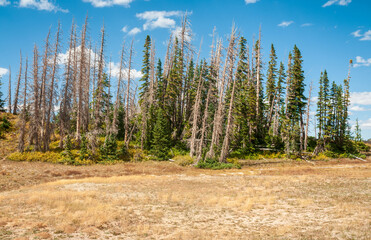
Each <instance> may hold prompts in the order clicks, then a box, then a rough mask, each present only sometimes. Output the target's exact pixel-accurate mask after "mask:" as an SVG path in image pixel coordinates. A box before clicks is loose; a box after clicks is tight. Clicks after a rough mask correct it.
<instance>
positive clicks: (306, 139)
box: [304, 82, 313, 152]
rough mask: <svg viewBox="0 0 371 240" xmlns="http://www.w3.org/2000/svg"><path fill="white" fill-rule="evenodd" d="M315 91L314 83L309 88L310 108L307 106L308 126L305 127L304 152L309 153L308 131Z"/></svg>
mask: <svg viewBox="0 0 371 240" xmlns="http://www.w3.org/2000/svg"><path fill="white" fill-rule="evenodd" d="M312 89H313V82H311V83H310V87H309V95H308V103H307V104H308V106H307V119H306V126H305V138H304V151H305V152H306V151H307V145H308V130H309V119H310V101H311V95H312Z"/></svg>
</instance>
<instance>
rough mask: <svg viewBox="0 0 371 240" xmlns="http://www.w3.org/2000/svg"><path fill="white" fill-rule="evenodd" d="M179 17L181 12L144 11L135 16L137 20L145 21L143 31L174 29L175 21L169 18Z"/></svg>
mask: <svg viewBox="0 0 371 240" xmlns="http://www.w3.org/2000/svg"><path fill="white" fill-rule="evenodd" d="M181 15H182V12H181V11H169V12H167V11H146V12H143V13H137V14H136V16H137V18H139V19H142V20H145V23H144V24H143V30H153V29H155V28H174V26H175V20H174V19H172V18H170V17H176V16H181Z"/></svg>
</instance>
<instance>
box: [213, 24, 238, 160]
mask: <svg viewBox="0 0 371 240" xmlns="http://www.w3.org/2000/svg"><path fill="white" fill-rule="evenodd" d="M236 39H237V36H236V29H235V27H234V26H233V27H232V32H231V35H230V38H229V44H228V49H227V55H226V58H225V62H224V69H223V73H222V77H221V82H220V85H219V86H218V87H219V98H218V106H217V111H216V113H215V116H214V126H213V132H212V138H211V145H210V149H209V151H208V152H207V154H206V156H207V157H209V158H214V157H215V150H216V149H215V148H216V147H217V145H218V144H219V142H220V136H221V134H222V131H223V122H222V121H223V116H224V102H225V101H224V100H225V99H224V97H225V92H226V85H228V84H226V83H228V80H231V79H227V74H229V76H231V72H233V64H234V61H231V60H232V59H234V58H235V56H234V55H235V46H236Z"/></svg>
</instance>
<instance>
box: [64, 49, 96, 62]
mask: <svg viewBox="0 0 371 240" xmlns="http://www.w3.org/2000/svg"><path fill="white" fill-rule="evenodd" d="M70 51H71V54H73V49H71V50H70V49H67V50H66V52H65V53H59V54H58V63H59V64H63V65H65V64H67V61H68V55H69V53H70ZM89 51H90V58H91V62H92V63H93V62H94V58H95V53H94V51H93V50H92V49H89V48H85V52H86V56H88V54H89ZM80 53H81V45H80V46H77V47H76V54H77V60H79V59H80V56H81V54H80Z"/></svg>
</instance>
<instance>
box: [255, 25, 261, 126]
mask: <svg viewBox="0 0 371 240" xmlns="http://www.w3.org/2000/svg"><path fill="white" fill-rule="evenodd" d="M260 46H261V27H260V28H259V45H258V53H257V54H258V56H257V62H256V69H257V70H256V121H257V122H259V121H261V119H260V64H261V63H260V58H261V56H260Z"/></svg>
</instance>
